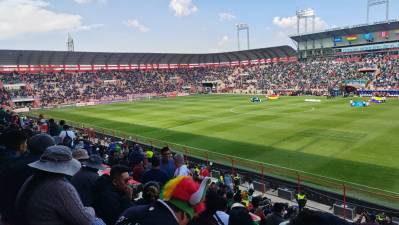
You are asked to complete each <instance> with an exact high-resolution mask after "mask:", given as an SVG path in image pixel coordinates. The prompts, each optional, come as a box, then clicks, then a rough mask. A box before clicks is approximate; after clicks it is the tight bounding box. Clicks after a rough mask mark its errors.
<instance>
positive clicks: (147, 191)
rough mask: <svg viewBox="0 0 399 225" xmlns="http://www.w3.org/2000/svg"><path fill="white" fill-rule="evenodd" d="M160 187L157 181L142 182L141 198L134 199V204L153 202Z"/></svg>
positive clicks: (156, 198) (157, 195) (157, 197)
mask: <svg viewBox="0 0 399 225" xmlns="http://www.w3.org/2000/svg"><path fill="white" fill-rule="evenodd" d="M159 192H160V187H159V184H158V183H157V182H152V181H150V182H148V183H145V184H144V188H143V196H142V198H140V199H138V200H137V201H135V204H136V205H148V204H153V203H155V202H156V201H157V200H158V199H159Z"/></svg>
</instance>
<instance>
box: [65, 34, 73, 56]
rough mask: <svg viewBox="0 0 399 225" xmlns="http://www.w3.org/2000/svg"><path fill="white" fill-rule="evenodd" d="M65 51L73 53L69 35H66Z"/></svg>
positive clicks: (71, 39) (71, 40)
mask: <svg viewBox="0 0 399 225" xmlns="http://www.w3.org/2000/svg"><path fill="white" fill-rule="evenodd" d="M66 50H67V51H68V52H73V51H75V45H74V43H73V38H72V36H71V35H70V34H69V33H68V36H67V41H66Z"/></svg>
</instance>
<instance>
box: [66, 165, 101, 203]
mask: <svg viewBox="0 0 399 225" xmlns="http://www.w3.org/2000/svg"><path fill="white" fill-rule="evenodd" d="M97 171H98V170H97V169H92V168H88V167H82V168H81V169H80V170H79V172H77V173H76V174H75V175H74V176H73V177H72V179H71V184H72V185H73V186H74V187H75V189H76V190H77V191H78V193H79V196H80V199H81V200H82V203H83V205H84V206H86V207H93V196H94V188H95V184H96V181H97V179H99V178H100V176H99V175H98V173H97Z"/></svg>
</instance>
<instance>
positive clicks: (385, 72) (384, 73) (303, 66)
mask: <svg viewBox="0 0 399 225" xmlns="http://www.w3.org/2000/svg"><path fill="white" fill-rule="evenodd" d="M398 66H399V60H398V59H397V58H394V57H391V56H379V55H377V56H372V57H365V58H362V59H361V60H359V61H357V62H345V61H344V62H342V61H338V60H331V59H330V60H327V59H326V60H318V61H316V60H313V61H307V62H285V63H284V62H282V63H270V64H263V65H244V66H234V67H215V68H212V67H211V68H204V67H200V68H187V69H153V70H133V71H99V72H77V73H63V72H57V73H55V72H53V73H43V74H30V73H6V74H1V75H0V79H1V80H2V81H3V86H8V85H19V88H18V86H17V89H8V90H6V89H3V90H2V92H1V96H2V98H3V99H4V100H5V101H3V102H7V100H8V102H9V104H13V102H14V103H16V104H19V105H23V104H24V102H27V103H29V104H30V105H29V106H33V101H30V100H29V99H34V100H35V101H37V103H38V106H57V105H62V104H74V103H79V102H92V101H106V100H117V99H125V100H126V99H132V98H134V96H135V95H143V94H147V95H164V94H170V93H184V92H189V93H190V92H191V93H193V92H194V93H197V92H199V90H203V82H204V81H207V82H217V83H218V90H217V91H218V92H222V93H223V92H224V93H228V92H241V93H257V92H262V91H265V90H272V91H273V92H276V93H279V94H282V95H284V94H285V95H303V94H312V95H328V93H329V89H331V88H340V86H341V85H342V84H343V83H344V82H345V81H347V80H367V81H368V82H369V83H368V84H367V85H368V87H367V88H366V89H365V90H370V89H372V90H397V89H398V88H399V86H398V81H399V69H398ZM364 68H368V69H369V70H370V71H368V72H359V71H360V70H362V69H364ZM254 81H255V82H254ZM187 87H189V89H187ZM185 88H186V89H185ZM24 99H27V100H26V101H24ZM10 101H11V102H10ZM39 103H40V104H39Z"/></svg>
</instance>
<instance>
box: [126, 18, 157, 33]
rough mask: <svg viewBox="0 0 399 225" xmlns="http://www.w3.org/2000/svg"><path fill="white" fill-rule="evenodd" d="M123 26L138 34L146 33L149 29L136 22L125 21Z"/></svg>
mask: <svg viewBox="0 0 399 225" xmlns="http://www.w3.org/2000/svg"><path fill="white" fill-rule="evenodd" d="M123 24H125V25H126V26H128V27H133V28H135V29H137V30H139V31H140V32H143V33H144V32H148V31H150V28H148V27H146V26H145V25H143V24H141V23H140V22H139V21H138V20H127V21H123Z"/></svg>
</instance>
